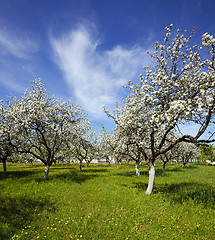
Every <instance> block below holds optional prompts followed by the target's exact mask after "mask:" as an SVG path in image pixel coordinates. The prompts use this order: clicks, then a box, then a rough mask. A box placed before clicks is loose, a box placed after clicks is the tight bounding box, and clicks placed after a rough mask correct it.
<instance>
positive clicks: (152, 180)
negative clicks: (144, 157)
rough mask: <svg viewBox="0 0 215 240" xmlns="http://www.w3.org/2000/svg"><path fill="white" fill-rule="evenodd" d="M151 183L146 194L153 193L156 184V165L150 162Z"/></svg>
mask: <svg viewBox="0 0 215 240" xmlns="http://www.w3.org/2000/svg"><path fill="white" fill-rule="evenodd" d="M148 165H149V183H148V187H147V190H146V195H150V194H151V193H152V189H153V186H154V180H155V167H154V164H153V163H149V164H148Z"/></svg>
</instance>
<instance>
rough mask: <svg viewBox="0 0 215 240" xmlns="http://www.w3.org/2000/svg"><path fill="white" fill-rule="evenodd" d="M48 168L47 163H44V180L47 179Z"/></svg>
mask: <svg viewBox="0 0 215 240" xmlns="http://www.w3.org/2000/svg"><path fill="white" fill-rule="evenodd" d="M49 168H50V166H49V165H45V173H44V180H47V179H48V176H49Z"/></svg>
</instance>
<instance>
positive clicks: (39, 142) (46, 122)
mask: <svg viewBox="0 0 215 240" xmlns="http://www.w3.org/2000/svg"><path fill="white" fill-rule="evenodd" d="M8 109H9V111H10V114H11V117H12V120H13V121H12V125H11V128H12V129H13V131H14V132H15V133H16V135H17V141H14V142H12V146H13V147H14V148H15V149H16V150H17V151H18V152H19V153H28V154H31V155H32V156H34V157H35V158H36V159H39V160H41V161H42V162H43V163H44V165H45V173H44V179H45V180H46V179H47V178H48V173H49V168H50V166H51V165H52V163H53V162H54V161H55V160H56V158H57V157H58V155H59V153H60V152H61V151H63V150H64V149H65V145H66V144H67V141H68V138H71V137H72V136H74V129H77V128H79V125H78V123H79V121H80V119H82V118H84V117H85V113H84V111H83V110H82V109H81V107H79V106H78V105H76V104H74V103H72V102H71V101H67V102H62V101H61V100H58V99H57V100H55V99H54V97H50V96H49V94H48V92H47V90H46V89H45V88H44V86H43V84H42V82H41V80H39V81H38V80H37V79H35V83H34V85H33V86H32V87H31V88H30V89H27V91H26V92H25V94H24V95H23V97H22V98H21V99H17V98H11V100H10V101H9V102H8Z"/></svg>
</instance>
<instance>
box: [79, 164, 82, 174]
mask: <svg viewBox="0 0 215 240" xmlns="http://www.w3.org/2000/svg"><path fill="white" fill-rule="evenodd" d="M79 171H80V172H81V171H82V166H81V162H79Z"/></svg>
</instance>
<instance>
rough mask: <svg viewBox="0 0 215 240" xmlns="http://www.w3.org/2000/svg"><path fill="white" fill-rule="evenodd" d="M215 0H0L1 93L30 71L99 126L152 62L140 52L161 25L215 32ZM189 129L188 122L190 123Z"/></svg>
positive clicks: (14, 88) (20, 86)
mask: <svg viewBox="0 0 215 240" xmlns="http://www.w3.org/2000/svg"><path fill="white" fill-rule="evenodd" d="M214 11H215V1H213V0H177V1H176V0H175V1H173V0H171V1H170V0H162V1H160V0H148V1H147V0H58V1H57V0H37V1H36V0H0V99H3V98H5V97H6V96H8V95H9V94H10V93H12V94H13V95H15V96H20V95H21V94H22V93H24V91H25V89H26V88H27V87H30V85H31V83H30V81H32V80H33V79H34V77H35V76H36V77H38V78H41V79H42V81H43V83H44V84H45V87H46V89H47V90H48V91H49V92H50V94H51V95H55V96H56V97H57V98H62V99H63V100H68V99H73V101H74V102H76V103H78V104H80V105H81V106H82V107H83V108H84V109H85V110H86V112H87V113H88V117H89V119H90V120H91V121H92V123H93V124H94V129H95V130H97V131H99V130H100V129H101V124H104V126H105V127H106V128H107V129H111V128H112V127H113V126H114V124H113V123H112V120H111V119H109V118H107V117H106V115H105V113H104V112H103V105H105V106H106V107H107V108H108V109H110V110H111V111H112V110H113V109H114V108H115V102H116V101H120V100H121V98H122V97H123V96H124V97H125V96H126V94H127V92H126V90H125V89H123V88H121V86H122V85H126V84H127V82H128V81H129V80H133V81H138V79H139V75H140V73H144V70H143V67H144V66H146V65H148V66H150V67H152V66H153V62H152V60H151V59H150V58H149V57H148V56H147V54H146V52H147V51H148V50H149V51H153V48H154V42H155V41H157V40H158V41H161V42H162V40H163V39H164V29H165V27H166V26H169V25H170V24H171V23H172V24H173V25H174V29H177V28H179V29H181V30H184V29H186V30H187V31H188V33H190V32H191V31H192V29H193V28H194V27H196V28H197V31H196V34H195V38H194V40H195V41H196V42H198V43H200V40H201V35H202V34H203V33H205V32H208V33H210V34H214V33H215V18H214ZM189 129H190V127H189Z"/></svg>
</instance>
